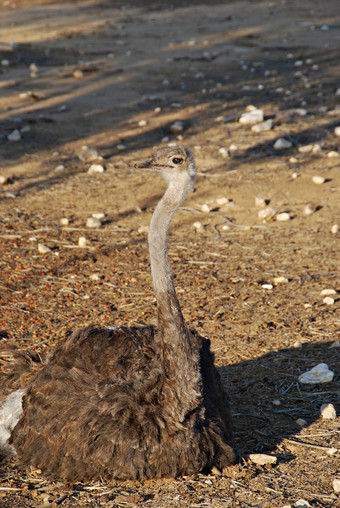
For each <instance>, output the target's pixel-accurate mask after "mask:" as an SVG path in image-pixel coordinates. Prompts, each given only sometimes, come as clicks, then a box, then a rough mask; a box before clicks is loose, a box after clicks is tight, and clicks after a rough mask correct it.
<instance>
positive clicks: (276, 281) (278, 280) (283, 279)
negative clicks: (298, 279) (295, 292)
mask: <svg viewBox="0 0 340 508" xmlns="http://www.w3.org/2000/svg"><path fill="white" fill-rule="evenodd" d="M273 282H274V285H275V286H277V285H278V284H287V282H289V281H288V279H287V278H286V277H282V276H281V277H274V279H273Z"/></svg>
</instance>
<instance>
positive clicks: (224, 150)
mask: <svg viewBox="0 0 340 508" xmlns="http://www.w3.org/2000/svg"><path fill="white" fill-rule="evenodd" d="M218 153H219V154H220V155H222V157H223V158H224V159H226V158H227V157H229V152H228V150H227V149H226V148H220V149H219V151H218Z"/></svg>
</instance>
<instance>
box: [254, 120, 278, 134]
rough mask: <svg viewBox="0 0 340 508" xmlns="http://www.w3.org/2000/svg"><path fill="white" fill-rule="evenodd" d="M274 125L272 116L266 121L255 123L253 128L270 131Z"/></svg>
mask: <svg viewBox="0 0 340 508" xmlns="http://www.w3.org/2000/svg"><path fill="white" fill-rule="evenodd" d="M272 127H273V120H272V119H271V118H270V119H269V120H266V121H265V122H260V123H257V124H256V125H253V126H252V128H251V130H252V131H253V132H257V133H259V132H266V131H270V129H271V128H272Z"/></svg>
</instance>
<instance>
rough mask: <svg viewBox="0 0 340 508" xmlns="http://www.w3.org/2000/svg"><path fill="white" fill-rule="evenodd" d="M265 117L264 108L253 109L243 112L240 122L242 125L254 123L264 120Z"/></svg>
mask: <svg viewBox="0 0 340 508" xmlns="http://www.w3.org/2000/svg"><path fill="white" fill-rule="evenodd" d="M263 117H264V114H263V110H262V109H253V110H252V111H247V112H246V113H242V115H241V116H240V119H239V122H240V123H241V124H242V125H254V124H257V123H261V122H263Z"/></svg>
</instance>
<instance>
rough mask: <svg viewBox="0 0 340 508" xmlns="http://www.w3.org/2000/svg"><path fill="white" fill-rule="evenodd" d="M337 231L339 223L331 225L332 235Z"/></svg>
mask: <svg viewBox="0 0 340 508" xmlns="http://www.w3.org/2000/svg"><path fill="white" fill-rule="evenodd" d="M338 231H339V225H338V224H333V226H332V227H331V233H332V234H333V235H336V234H337V232H338Z"/></svg>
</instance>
